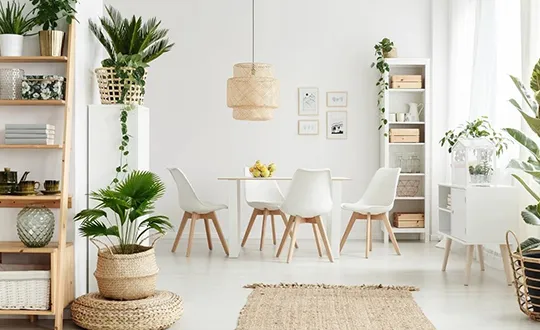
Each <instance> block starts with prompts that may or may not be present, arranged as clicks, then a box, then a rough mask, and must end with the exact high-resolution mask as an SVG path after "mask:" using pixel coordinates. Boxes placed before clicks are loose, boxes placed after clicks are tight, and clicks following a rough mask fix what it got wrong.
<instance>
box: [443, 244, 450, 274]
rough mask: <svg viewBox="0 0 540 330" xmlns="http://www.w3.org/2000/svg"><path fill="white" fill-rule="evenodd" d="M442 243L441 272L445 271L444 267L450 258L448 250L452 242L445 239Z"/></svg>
mask: <svg viewBox="0 0 540 330" xmlns="http://www.w3.org/2000/svg"><path fill="white" fill-rule="evenodd" d="M445 240H446V242H444V259H443V263H442V271H443V272H445V271H446V265H448V257H450V250H451V248H452V240H451V239H450V238H448V237H446V238H445Z"/></svg>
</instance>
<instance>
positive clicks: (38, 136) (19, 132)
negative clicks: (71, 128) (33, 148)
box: [4, 124, 54, 145]
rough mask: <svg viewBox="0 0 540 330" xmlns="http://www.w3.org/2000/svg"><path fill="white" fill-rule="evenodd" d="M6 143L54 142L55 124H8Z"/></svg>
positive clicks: (49, 143)
mask: <svg viewBox="0 0 540 330" xmlns="http://www.w3.org/2000/svg"><path fill="white" fill-rule="evenodd" d="M5 128H6V131H5V136H4V138H5V144H48V145H51V144H54V125H48V124H6V126H5Z"/></svg>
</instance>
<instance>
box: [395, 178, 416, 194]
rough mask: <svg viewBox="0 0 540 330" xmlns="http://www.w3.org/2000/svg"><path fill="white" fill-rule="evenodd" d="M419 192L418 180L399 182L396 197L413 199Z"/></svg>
mask: <svg viewBox="0 0 540 330" xmlns="http://www.w3.org/2000/svg"><path fill="white" fill-rule="evenodd" d="M419 190H420V180H399V182H398V186H397V195H398V196H399V197H414V196H416V194H418V191H419Z"/></svg>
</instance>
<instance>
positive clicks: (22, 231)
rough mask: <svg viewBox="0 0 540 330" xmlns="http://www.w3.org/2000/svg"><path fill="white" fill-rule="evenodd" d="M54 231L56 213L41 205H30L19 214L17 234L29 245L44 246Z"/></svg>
mask: <svg viewBox="0 0 540 330" xmlns="http://www.w3.org/2000/svg"><path fill="white" fill-rule="evenodd" d="M53 233H54V214H53V213H52V211H51V210H49V209H48V208H46V207H45V206H41V205H28V206H26V207H24V208H23V209H22V210H21V211H20V212H19V214H18V215H17V234H18V235H19V239H20V240H21V242H23V244H24V245H26V246H28V247H44V246H46V245H47V244H49V242H50V241H51V239H52V236H53Z"/></svg>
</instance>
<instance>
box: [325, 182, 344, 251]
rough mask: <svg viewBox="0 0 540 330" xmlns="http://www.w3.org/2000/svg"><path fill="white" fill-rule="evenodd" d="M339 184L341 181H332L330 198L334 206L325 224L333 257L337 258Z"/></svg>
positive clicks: (339, 232)
mask: <svg viewBox="0 0 540 330" xmlns="http://www.w3.org/2000/svg"><path fill="white" fill-rule="evenodd" d="M341 186H342V185H341V181H332V200H333V203H334V207H333V208H332V213H331V214H330V216H329V217H328V223H327V224H326V228H328V238H329V239H330V246H331V249H332V255H333V257H334V259H339V243H340V239H341V237H340V235H341V195H342V191H341Z"/></svg>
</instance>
